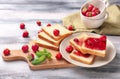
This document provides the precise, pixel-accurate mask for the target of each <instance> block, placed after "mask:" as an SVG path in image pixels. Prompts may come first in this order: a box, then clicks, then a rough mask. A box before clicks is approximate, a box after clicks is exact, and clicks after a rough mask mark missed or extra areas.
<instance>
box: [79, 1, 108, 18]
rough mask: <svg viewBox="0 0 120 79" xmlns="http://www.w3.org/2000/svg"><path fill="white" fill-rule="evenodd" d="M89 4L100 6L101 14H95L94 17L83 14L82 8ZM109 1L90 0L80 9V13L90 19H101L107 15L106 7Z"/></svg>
mask: <svg viewBox="0 0 120 79" xmlns="http://www.w3.org/2000/svg"><path fill="white" fill-rule="evenodd" d="M88 4H93V5H94V6H95V7H97V8H99V10H100V14H98V15H96V16H93V17H86V16H84V15H83V14H82V9H83V7H85V6H88ZM107 4H108V2H103V1H102V0H89V1H87V2H86V3H85V4H83V6H82V7H81V9H80V15H81V17H84V18H88V19H99V18H102V17H104V16H105V15H106V7H107Z"/></svg>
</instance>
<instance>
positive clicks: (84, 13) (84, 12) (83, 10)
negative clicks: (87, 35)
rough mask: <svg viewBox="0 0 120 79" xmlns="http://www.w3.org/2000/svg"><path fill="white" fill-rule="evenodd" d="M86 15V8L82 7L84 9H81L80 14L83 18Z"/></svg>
mask: <svg viewBox="0 0 120 79" xmlns="http://www.w3.org/2000/svg"><path fill="white" fill-rule="evenodd" d="M86 13H87V8H86V7H84V8H83V9H82V14H83V15H84V16H86Z"/></svg>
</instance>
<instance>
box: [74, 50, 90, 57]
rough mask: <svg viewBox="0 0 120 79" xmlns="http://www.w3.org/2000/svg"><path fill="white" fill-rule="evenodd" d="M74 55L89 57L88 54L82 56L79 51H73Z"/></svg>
mask: <svg viewBox="0 0 120 79" xmlns="http://www.w3.org/2000/svg"><path fill="white" fill-rule="evenodd" d="M74 54H76V55H78V56H83V57H86V58H88V57H89V56H90V54H83V53H82V52H81V51H77V50H76V51H74Z"/></svg>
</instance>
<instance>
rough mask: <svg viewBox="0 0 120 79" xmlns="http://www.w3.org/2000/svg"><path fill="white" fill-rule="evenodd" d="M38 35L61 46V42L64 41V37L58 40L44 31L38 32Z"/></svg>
mask: <svg viewBox="0 0 120 79" xmlns="http://www.w3.org/2000/svg"><path fill="white" fill-rule="evenodd" d="M38 37H39V38H40V39H43V40H45V41H48V42H49V43H51V44H53V45H55V46H59V44H60V42H61V41H62V39H60V40H57V41H56V40H54V39H53V38H51V37H50V36H49V35H47V34H46V33H45V32H44V31H42V32H40V33H39V34H38Z"/></svg>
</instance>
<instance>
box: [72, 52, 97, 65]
mask: <svg viewBox="0 0 120 79" xmlns="http://www.w3.org/2000/svg"><path fill="white" fill-rule="evenodd" d="M70 57H71V58H72V59H73V60H76V61H79V62H82V63H85V64H92V63H93V61H94V59H95V55H90V54H82V53H81V52H80V51H77V50H73V51H72V53H70Z"/></svg>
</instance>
